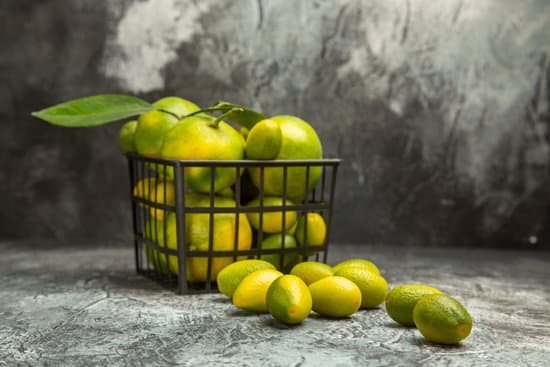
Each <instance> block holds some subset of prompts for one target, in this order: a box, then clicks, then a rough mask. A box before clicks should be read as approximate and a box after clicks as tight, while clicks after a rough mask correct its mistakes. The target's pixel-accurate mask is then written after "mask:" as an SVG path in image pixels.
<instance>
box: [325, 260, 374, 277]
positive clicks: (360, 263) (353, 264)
mask: <svg viewBox="0 0 550 367" xmlns="http://www.w3.org/2000/svg"><path fill="white" fill-rule="evenodd" d="M343 268H365V269H367V270H370V271H371V272H373V273H375V274H380V270H379V269H378V266H376V264H375V263H373V262H372V261H369V260H365V259H347V260H344V261H342V262H340V263H338V264H336V265H334V266H333V267H332V270H334V272H337V271H338V270H340V269H343Z"/></svg>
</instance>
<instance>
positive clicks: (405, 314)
mask: <svg viewBox="0 0 550 367" xmlns="http://www.w3.org/2000/svg"><path fill="white" fill-rule="evenodd" d="M441 293H442V292H441V291H440V290H439V289H436V288H432V287H430V286H427V285H423V284H404V285H399V286H397V287H395V288H393V289H392V290H391V291H390V292H389V293H388V295H387V296H386V311H387V312H388V315H389V316H390V317H391V318H392V319H393V320H394V321H395V322H397V323H399V324H401V325H405V326H414V320H413V310H414V306H416V303H417V302H418V301H420V300H421V299H422V298H423V297H424V296H426V295H430V294H441Z"/></svg>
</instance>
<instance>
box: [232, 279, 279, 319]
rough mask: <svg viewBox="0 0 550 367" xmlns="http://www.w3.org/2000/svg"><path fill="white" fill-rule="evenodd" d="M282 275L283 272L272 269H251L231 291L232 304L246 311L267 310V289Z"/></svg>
mask: <svg viewBox="0 0 550 367" xmlns="http://www.w3.org/2000/svg"><path fill="white" fill-rule="evenodd" d="M282 275H283V273H281V272H280V271H277V270H274V269H260V270H256V271H253V272H252V273H250V274H248V275H247V276H246V277H244V279H243V280H242V281H241V282H240V283H239V285H238V286H237V288H236V289H235V292H233V304H234V305H235V307H238V308H241V309H243V310H247V311H253V312H267V305H266V294H267V290H268V289H269V286H270V285H271V283H273V281H275V279H277V278H279V277H280V276H282Z"/></svg>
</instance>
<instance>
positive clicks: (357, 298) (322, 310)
mask: <svg viewBox="0 0 550 367" xmlns="http://www.w3.org/2000/svg"><path fill="white" fill-rule="evenodd" d="M309 290H310V292H311V297H312V299H313V311H315V312H317V313H318V314H319V315H321V316H326V317H347V316H350V315H352V314H353V313H355V312H356V311H357V310H358V309H359V307H360V306H361V297H362V295H361V290H360V289H359V287H358V286H357V285H356V284H355V283H353V282H352V281H351V280H349V279H346V278H344V277H340V276H328V277H325V278H322V279H320V280H318V281H316V282H315V283H312V284H310V285H309Z"/></svg>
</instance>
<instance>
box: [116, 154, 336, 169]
mask: <svg viewBox="0 0 550 367" xmlns="http://www.w3.org/2000/svg"><path fill="white" fill-rule="evenodd" d="M124 155H125V156H126V157H127V158H131V159H135V160H142V161H148V162H154V163H164V164H172V165H173V164H182V165H189V164H193V165H224V166H225V165H228V166H229V165H232V166H233V165H239V166H281V165H289V166H295V165H296V166H297V165H311V166H321V165H338V164H340V163H341V162H342V159H340V158H320V159H271V160H257V159H231V160H229V159H228V160H222V159H196V160H194V159H168V158H157V157H146V156H143V155H139V154H134V153H126V154H124Z"/></svg>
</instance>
